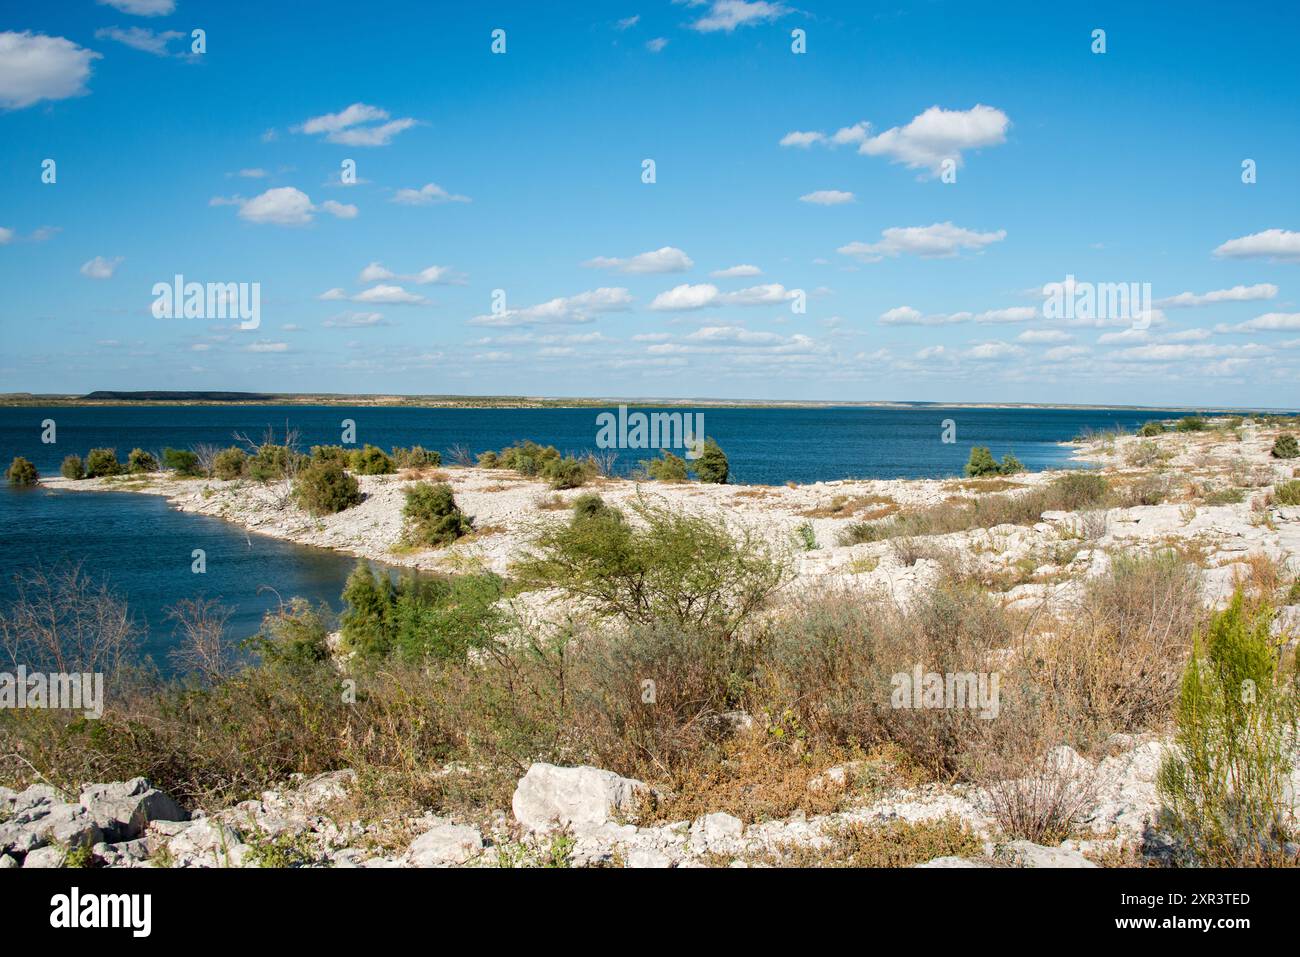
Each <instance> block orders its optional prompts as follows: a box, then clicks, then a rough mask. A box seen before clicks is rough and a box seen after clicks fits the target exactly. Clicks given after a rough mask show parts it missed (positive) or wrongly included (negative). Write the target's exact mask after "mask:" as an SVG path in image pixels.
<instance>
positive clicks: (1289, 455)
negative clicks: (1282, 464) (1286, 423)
mask: <svg viewBox="0 0 1300 957" xmlns="http://www.w3.org/2000/svg"><path fill="white" fill-rule="evenodd" d="M1272 455H1273V458H1275V459H1294V458H1300V443H1297V442H1296V437H1295V436H1294V435H1292V434H1291V433H1290V432H1285V433H1283V434H1282V435H1279V436H1278V437H1277V439H1276V440H1275V441H1274V442H1273V452H1272Z"/></svg>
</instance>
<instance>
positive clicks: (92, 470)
mask: <svg viewBox="0 0 1300 957" xmlns="http://www.w3.org/2000/svg"><path fill="white" fill-rule="evenodd" d="M120 471H122V466H121V464H120V463H119V462H118V461H117V452H116V450H114V449H91V450H90V452H88V453H87V455H86V477H87V478H102V477H103V476H105V475H116V474H118V472H120Z"/></svg>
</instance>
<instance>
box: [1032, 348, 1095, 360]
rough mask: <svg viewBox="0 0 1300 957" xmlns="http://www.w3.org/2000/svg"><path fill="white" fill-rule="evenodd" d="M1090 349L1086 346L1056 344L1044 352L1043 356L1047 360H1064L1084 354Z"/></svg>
mask: <svg viewBox="0 0 1300 957" xmlns="http://www.w3.org/2000/svg"><path fill="white" fill-rule="evenodd" d="M1091 351H1092V350H1091V349H1089V348H1088V347H1087V346H1057V347H1056V348H1055V349H1048V350H1047V351H1046V352H1044V353H1043V358H1044V359H1045V360H1047V361H1048V362H1066V361H1068V360H1070V359H1078V358H1080V357H1081V356H1086V355H1087V354H1088V353H1090V352H1091Z"/></svg>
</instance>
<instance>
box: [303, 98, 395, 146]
mask: <svg viewBox="0 0 1300 957" xmlns="http://www.w3.org/2000/svg"><path fill="white" fill-rule="evenodd" d="M415 125H416V121H415V120H413V119H410V118H409V117H407V118H403V119H397V120H389V118H388V111H387V110H384V109H381V108H380V107H377V106H370V105H369V104H366V103H353V104H352V105H351V106H348V107H346V108H344V109H342V110H340V111H339V112H337V113H325V114H322V115H321V116H313V117H312V118H311V119H308V120H306V121H305V122H303V123H302V124H300V125H299V126H295V127H293V131H294V132H295V133H306V134H308V135H319V134H324V135H325V139H326V140H327V141H329V142H330V143H338V144H340V145H342V146H387V145H388V144H389V143H391V142H392V140H393V137H394V136H396V135H397V134H398V133H401V132H402V131H403V130H409V129H410V128H411V127H412V126H415Z"/></svg>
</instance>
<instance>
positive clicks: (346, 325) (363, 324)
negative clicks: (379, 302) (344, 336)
mask: <svg viewBox="0 0 1300 957" xmlns="http://www.w3.org/2000/svg"><path fill="white" fill-rule="evenodd" d="M321 325H323V326H324V327H325V328H326V329H367V328H370V327H372V326H386V325H388V323H387V322H385V321H384V314H383V313H381V312H343V313H339V314H338V315H337V316H331V317H330V318H328V319H326V320H325V321H324V322H323V323H321Z"/></svg>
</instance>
